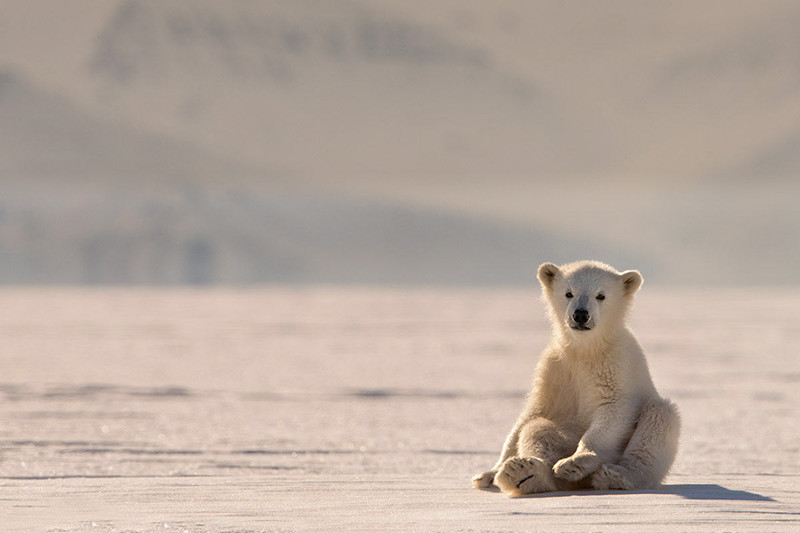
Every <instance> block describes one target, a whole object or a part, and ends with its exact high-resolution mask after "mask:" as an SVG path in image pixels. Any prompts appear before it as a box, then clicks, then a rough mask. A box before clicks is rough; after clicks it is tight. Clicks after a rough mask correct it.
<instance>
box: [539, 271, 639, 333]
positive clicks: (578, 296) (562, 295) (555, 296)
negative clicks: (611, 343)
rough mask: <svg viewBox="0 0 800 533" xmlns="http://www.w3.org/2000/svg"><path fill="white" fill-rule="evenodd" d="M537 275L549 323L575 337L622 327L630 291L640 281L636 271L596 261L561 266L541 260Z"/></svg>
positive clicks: (637, 285) (630, 298)
mask: <svg viewBox="0 0 800 533" xmlns="http://www.w3.org/2000/svg"><path fill="white" fill-rule="evenodd" d="M538 278H539V281H540V282H541V283H542V290H543V294H544V297H545V300H546V301H547V303H548V304H549V305H548V307H549V313H550V318H551V320H552V321H553V324H554V325H555V326H556V328H558V330H559V331H560V332H561V333H563V334H566V335H569V336H570V337H572V338H575V339H579V340H588V339H589V338H594V337H596V336H597V334H598V333H600V334H603V333H606V334H607V333H610V332H613V331H614V330H615V329H617V328H620V327H623V326H624V325H625V319H626V314H627V311H628V308H629V307H630V303H631V300H632V299H633V295H634V293H635V292H636V291H637V290H638V289H639V287H640V286H641V285H642V275H641V274H639V272H637V271H635V270H627V271H625V272H617V271H616V270H615V269H614V268H612V267H610V266H608V265H606V264H604V263H600V262H598V261H578V262H576V263H569V264H567V265H563V266H561V267H558V266H556V265H554V264H552V263H544V264H543V265H542V266H540V267H539V274H538Z"/></svg>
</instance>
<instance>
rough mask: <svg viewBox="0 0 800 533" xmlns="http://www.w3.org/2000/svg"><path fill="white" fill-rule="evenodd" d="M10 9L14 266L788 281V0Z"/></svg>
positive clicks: (294, 278) (69, 1) (232, 274)
mask: <svg viewBox="0 0 800 533" xmlns="http://www.w3.org/2000/svg"><path fill="white" fill-rule="evenodd" d="M0 2H2V10H3V15H4V16H3V18H2V19H1V20H0V186H2V188H3V190H2V194H1V195H0V282H5V283H11V282H14V283H33V282H61V283H184V282H188V283H214V282H225V283H237V282H264V281H282V282H301V281H325V282H345V281H364V282H374V283H392V282H396V283H517V282H532V281H533V269H534V268H535V266H536V264H538V262H540V261H544V260H553V261H559V260H562V259H563V260H572V259H578V258H582V257H587V256H594V257H597V258H600V259H605V260H608V261H610V262H612V263H619V264H618V266H620V267H623V268H634V267H638V268H644V266H647V268H648V269H650V272H645V274H646V277H647V279H648V280H649V281H662V282H674V283H698V284H700V283H702V284H708V283H714V284H730V283H753V282H758V283H796V272H797V270H798V268H800V241H798V240H797V239H796V237H795V235H796V234H797V232H798V231H800V210H797V209H796V205H795V203H796V202H795V199H796V198H798V197H800V182H798V180H797V175H798V171H800V159H798V156H797V154H798V153H800V135H798V131H800V93H799V92H798V91H797V87H798V84H800V69H798V68H797V65H798V64H800V53H798V50H800V49H798V47H797V46H796V44H797V37H796V36H797V33H796V31H795V28H796V26H797V23H800V7H798V5H797V4H796V3H793V2H783V1H776V2H770V3H767V4H764V3H754V2H746V1H735V0H734V1H731V2H729V1H724V2H721V1H717V0H708V1H704V2H700V3H696V2H669V3H663V2H651V1H649V0H648V1H643V2H636V1H626V0H609V1H608V2H602V3H600V2H598V3H585V2H581V3H577V2H576V3H564V2H561V1H554V0H553V1H551V0H542V1H536V2H521V1H518V0H498V1H497V2H485V1H483V0H439V1H437V2H435V3H425V4H424V5H423V4H422V3H421V2H400V1H398V0H371V1H366V0H342V1H337V2H329V1H324V0H263V1H259V0H230V1H227V2H218V1H215V0H194V1H192V2H185V1H181V0H106V1H102V2H87V1H86V0H61V1H60V2H58V3H52V2H48V1H46V0H27V1H25V2H23V1H21V0H19V1H17V0H0ZM755 259H762V260H763V265H762V270H761V272H760V275H759V276H757V277H756V279H755V280H754V279H753V273H752V272H751V271H750V269H749V268H748V265H751V264H752V262H753V261H754V260H755ZM631 263H635V264H631ZM687 265H688V266H689V268H690V271H691V274H690V275H687Z"/></svg>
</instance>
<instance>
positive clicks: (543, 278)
mask: <svg viewBox="0 0 800 533" xmlns="http://www.w3.org/2000/svg"><path fill="white" fill-rule="evenodd" d="M560 274H561V271H560V270H559V269H558V267H557V266H556V265H554V264H553V263H542V265H541V266H540V267H539V273H538V275H537V276H536V277H537V278H539V281H540V282H541V283H542V287H544V288H546V289H549V288H550V287H552V286H553V282H554V281H555V280H556V278H557V277H558V276H559V275H560Z"/></svg>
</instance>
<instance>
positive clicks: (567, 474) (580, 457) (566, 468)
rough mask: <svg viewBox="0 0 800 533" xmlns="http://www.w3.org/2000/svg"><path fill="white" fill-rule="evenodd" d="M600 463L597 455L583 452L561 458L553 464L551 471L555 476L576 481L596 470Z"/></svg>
mask: <svg viewBox="0 0 800 533" xmlns="http://www.w3.org/2000/svg"><path fill="white" fill-rule="evenodd" d="M600 464H601V462H600V458H598V457H597V455H595V454H594V453H591V452H583V453H581V454H576V455H571V456H569V457H565V458H564V459H561V460H560V461H559V462H557V463H556V464H555V465H554V466H553V472H554V473H555V475H556V477H559V478H561V479H566V480H567V481H578V480H581V479H583V478H585V477H586V476H588V475H589V474H591V473H592V472H594V471H595V470H597V467H598V466H600Z"/></svg>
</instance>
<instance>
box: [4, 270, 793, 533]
mask: <svg viewBox="0 0 800 533" xmlns="http://www.w3.org/2000/svg"><path fill="white" fill-rule="evenodd" d="M0 301H2V302H3V305H2V306H0V523H1V525H0V529H2V531H4V532H17V531H19V532H23V531H24V532H31V531H201V532H204V531H298V530H317V531H526V530H530V531H533V530H536V531H563V530H579V531H662V530H676V531H703V530H714V531H722V530H731V531H796V530H798V528H800V444H798V443H800V429H799V425H798V421H799V420H800V407H798V405H800V387H798V383H800V359H798V356H797V354H798V352H799V351H800V317H798V315H797V309H798V307H800V305H798V304H800V291H798V290H796V289H792V290H788V291H787V290H777V289H753V290H747V289H735V290H722V289H715V290H704V289H686V288H682V289H680V290H668V289H666V288H657V287H648V286H647V285H645V287H644V288H643V290H642V292H641V294H640V295H639V296H638V300H637V304H636V307H635V309H634V312H633V316H632V320H633V327H634V329H635V331H636V332H637V334H638V335H639V338H640V341H641V342H642V344H643V345H644V347H645V349H646V350H647V352H648V354H649V355H648V356H649V361H650V365H651V371H652V373H653V377H654V380H655V382H656V385H657V386H658V387H659V389H660V391H661V392H662V393H663V394H664V395H666V396H669V397H671V398H672V399H673V400H675V401H676V402H677V403H678V405H679V407H680V409H681V412H682V415H683V438H682V445H681V451H680V454H679V457H678V460H677V462H676V464H675V467H674V469H673V472H672V474H671V475H670V477H669V478H668V480H667V482H666V485H665V486H664V487H663V488H662V489H660V490H655V491H639V492H634V493H621V492H603V493H596V492H581V493H556V494H549V495H543V496H537V497H530V498H523V499H509V498H506V497H505V496H503V495H501V494H499V493H495V492H490V491H477V490H475V489H473V488H472V487H471V485H470V481H469V480H470V477H471V476H472V475H473V474H474V473H477V472H479V471H482V470H484V469H485V468H487V467H488V466H490V465H491V464H492V463H493V461H494V460H495V458H496V454H497V453H498V452H499V449H500V446H501V443H502V440H503V438H504V437H505V433H506V432H507V430H508V429H509V427H510V425H511V423H512V422H513V420H514V418H515V416H516V415H517V412H518V410H519V408H520V406H521V403H522V396H523V395H524V393H525V391H526V389H527V386H528V381H529V379H530V375H531V373H532V370H533V367H534V365H535V362H536V358H537V355H538V352H539V351H540V349H541V348H542V347H543V346H544V344H545V343H546V342H547V337H548V334H549V326H548V324H547V322H546V320H545V318H544V312H543V308H542V305H541V302H540V301H539V300H538V291H536V290H535V289H534V288H530V289H526V290H467V289H448V290H438V289H425V290H423V289H414V290H399V289H385V288H373V289H366V288H335V287H328V288H324V287H318V288H294V289H290V288H265V289H254V290H249V289H248V290H246V289H213V290H211V289H209V290H184V289H170V290H149V289H130V290H127V289H125V290H123V289H83V288H81V289H77V288H76V289H3V290H2V291H0Z"/></svg>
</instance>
